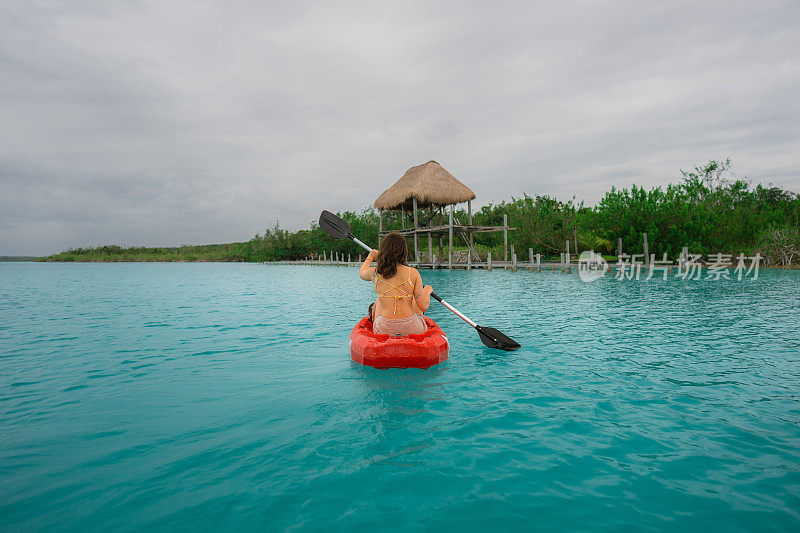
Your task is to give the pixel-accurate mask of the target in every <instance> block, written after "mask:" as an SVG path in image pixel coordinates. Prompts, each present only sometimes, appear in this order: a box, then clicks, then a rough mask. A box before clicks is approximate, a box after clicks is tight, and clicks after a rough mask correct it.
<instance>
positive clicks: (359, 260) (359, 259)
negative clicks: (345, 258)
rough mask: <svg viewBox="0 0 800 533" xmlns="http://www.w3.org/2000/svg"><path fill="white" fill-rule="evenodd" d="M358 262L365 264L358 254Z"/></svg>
mask: <svg viewBox="0 0 800 533" xmlns="http://www.w3.org/2000/svg"><path fill="white" fill-rule="evenodd" d="M358 262H359V263H363V262H364V261H362V260H361V254H358Z"/></svg>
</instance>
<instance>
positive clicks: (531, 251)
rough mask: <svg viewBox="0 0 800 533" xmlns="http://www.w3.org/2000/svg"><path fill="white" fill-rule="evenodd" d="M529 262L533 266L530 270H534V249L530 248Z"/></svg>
mask: <svg viewBox="0 0 800 533" xmlns="http://www.w3.org/2000/svg"><path fill="white" fill-rule="evenodd" d="M528 261H530V263H531V266H530V268H529V269H528V270H533V248H528Z"/></svg>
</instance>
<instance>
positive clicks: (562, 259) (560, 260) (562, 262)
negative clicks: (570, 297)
mask: <svg viewBox="0 0 800 533" xmlns="http://www.w3.org/2000/svg"><path fill="white" fill-rule="evenodd" d="M559 263H560V264H561V272H564V270H565V268H564V252H561V259H559Z"/></svg>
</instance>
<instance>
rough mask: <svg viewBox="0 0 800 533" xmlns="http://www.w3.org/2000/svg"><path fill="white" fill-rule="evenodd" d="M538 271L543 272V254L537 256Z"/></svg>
mask: <svg viewBox="0 0 800 533" xmlns="http://www.w3.org/2000/svg"><path fill="white" fill-rule="evenodd" d="M536 269H537V270H538V271H539V272H541V271H542V254H536Z"/></svg>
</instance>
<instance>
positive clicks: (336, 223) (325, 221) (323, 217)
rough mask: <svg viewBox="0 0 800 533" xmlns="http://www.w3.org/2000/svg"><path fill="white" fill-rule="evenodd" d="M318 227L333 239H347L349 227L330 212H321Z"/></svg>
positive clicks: (349, 235)
mask: <svg viewBox="0 0 800 533" xmlns="http://www.w3.org/2000/svg"><path fill="white" fill-rule="evenodd" d="M319 227H320V228H322V229H323V230H324V231H325V233H327V234H328V235H330V236H331V237H333V238H334V239H349V238H350V237H351V234H350V225H349V224H347V222H345V221H344V220H342V219H341V218H339V217H337V216H336V215H334V214H333V213H331V212H330V211H323V212H322V213H320V215H319Z"/></svg>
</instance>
